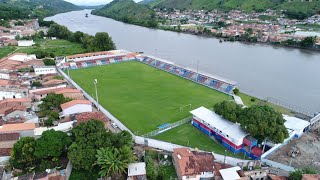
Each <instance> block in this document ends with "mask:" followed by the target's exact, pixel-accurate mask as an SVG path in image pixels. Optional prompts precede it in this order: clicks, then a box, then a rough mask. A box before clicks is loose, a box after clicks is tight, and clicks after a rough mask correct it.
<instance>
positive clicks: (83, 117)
mask: <svg viewBox="0 0 320 180" xmlns="http://www.w3.org/2000/svg"><path fill="white" fill-rule="evenodd" d="M75 118H76V120H77V124H80V123H83V122H88V121H90V120H92V119H95V120H100V121H102V122H108V121H109V119H108V118H107V117H106V116H105V115H104V114H103V113H102V112H84V113H80V114H77V115H76V117H75Z"/></svg>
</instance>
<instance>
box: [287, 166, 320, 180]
mask: <svg viewBox="0 0 320 180" xmlns="http://www.w3.org/2000/svg"><path fill="white" fill-rule="evenodd" d="M303 174H317V172H316V171H315V170H313V169H310V168H304V169H297V170H295V171H293V172H290V175H289V179H290V180H301V179H302V175H303Z"/></svg>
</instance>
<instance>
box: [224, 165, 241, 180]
mask: <svg viewBox="0 0 320 180" xmlns="http://www.w3.org/2000/svg"><path fill="white" fill-rule="evenodd" d="M240 170H241V168H240V167H239V166H236V167H231V168H227V169H221V170H219V171H220V174H221V176H222V179H223V180H237V179H240V178H241V177H240V175H239V174H238V171H240Z"/></svg>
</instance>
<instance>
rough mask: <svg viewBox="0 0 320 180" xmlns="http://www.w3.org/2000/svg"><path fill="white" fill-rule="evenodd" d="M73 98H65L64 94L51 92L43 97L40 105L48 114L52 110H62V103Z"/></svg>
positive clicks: (41, 109)
mask: <svg viewBox="0 0 320 180" xmlns="http://www.w3.org/2000/svg"><path fill="white" fill-rule="evenodd" d="M71 100H72V99H71V98H65V97H64V96H63V95H62V94H55V93H49V94H48V95H47V96H46V97H45V98H43V99H42V104H40V105H39V108H40V111H42V112H45V113H46V115H48V114H49V113H50V112H51V111H52V110H53V111H61V107H60V105H61V104H63V103H66V102H69V101H71Z"/></svg>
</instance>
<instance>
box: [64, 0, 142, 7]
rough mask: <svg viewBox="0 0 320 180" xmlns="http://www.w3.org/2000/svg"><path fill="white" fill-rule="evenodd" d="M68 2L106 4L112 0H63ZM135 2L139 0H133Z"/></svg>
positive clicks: (93, 4)
mask: <svg viewBox="0 0 320 180" xmlns="http://www.w3.org/2000/svg"><path fill="white" fill-rule="evenodd" d="M65 1H68V2H71V3H73V4H76V5H92V6H95V5H101V4H108V3H109V2H111V1H112V0H65ZM134 1H136V2H138V1H141V0H134Z"/></svg>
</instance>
